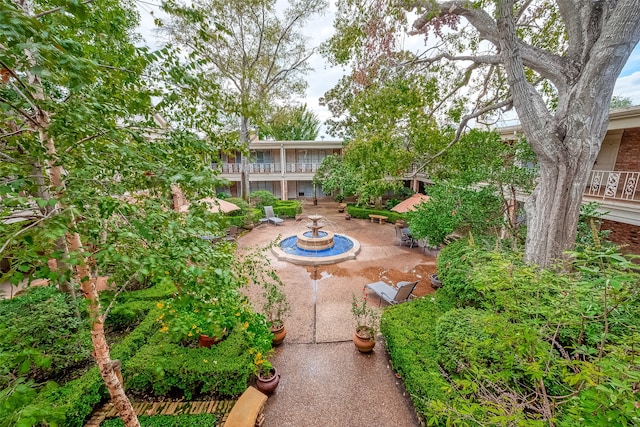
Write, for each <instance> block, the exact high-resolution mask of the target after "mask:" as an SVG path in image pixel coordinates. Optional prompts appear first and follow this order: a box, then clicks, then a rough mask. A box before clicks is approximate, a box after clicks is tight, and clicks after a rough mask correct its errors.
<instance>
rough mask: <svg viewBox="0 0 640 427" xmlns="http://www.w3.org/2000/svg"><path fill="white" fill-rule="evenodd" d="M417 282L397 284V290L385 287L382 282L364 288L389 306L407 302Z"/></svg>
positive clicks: (389, 286) (388, 286)
mask: <svg viewBox="0 0 640 427" xmlns="http://www.w3.org/2000/svg"><path fill="white" fill-rule="evenodd" d="M418 282H419V280H416V281H415V282H398V287H397V288H394V287H393V286H391V285H387V284H386V283H384V282H374V283H369V284H368V285H364V287H365V288H366V289H370V290H372V291H373V292H375V294H376V295H378V297H379V298H380V300H385V301H386V302H388V303H389V304H392V305H393V304H398V303H401V302H405V301H409V297H410V296H411V293H412V292H413V290H414V289H415V288H416V286H417V285H418Z"/></svg>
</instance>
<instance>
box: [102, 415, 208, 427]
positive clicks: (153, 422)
mask: <svg viewBox="0 0 640 427" xmlns="http://www.w3.org/2000/svg"><path fill="white" fill-rule="evenodd" d="M138 420H139V421H140V426H142V427H215V425H216V423H217V422H218V419H217V417H216V416H215V415H214V414H180V415H151V416H147V415H142V416H140V417H138ZM100 426H101V427H123V426H124V423H123V422H122V420H120V419H119V418H114V419H111V420H105V421H103V422H102V424H100Z"/></svg>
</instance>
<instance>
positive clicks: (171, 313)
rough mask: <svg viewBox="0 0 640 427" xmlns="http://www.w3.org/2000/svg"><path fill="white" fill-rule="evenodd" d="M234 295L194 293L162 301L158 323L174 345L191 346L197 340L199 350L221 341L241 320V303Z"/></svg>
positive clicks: (159, 306) (159, 304)
mask: <svg viewBox="0 0 640 427" xmlns="http://www.w3.org/2000/svg"><path fill="white" fill-rule="evenodd" d="M236 300H237V298H234V295H233V293H225V292H222V293H221V294H220V296H219V297H218V298H207V297H206V296H204V295H197V294H195V293H182V294H179V295H177V296H176V297H174V298H172V299H170V300H167V301H165V302H159V303H158V304H157V307H158V308H159V309H160V310H161V314H160V317H159V318H158V321H159V322H160V323H161V325H162V327H161V328H160V332H166V333H168V334H169V335H170V337H171V338H172V339H173V340H174V341H175V342H180V343H182V344H184V345H191V344H192V343H194V342H195V340H196V339H197V340H198V343H199V345H200V346H201V347H211V346H212V345H215V344H217V343H219V342H220V341H222V340H223V339H224V338H225V337H226V335H227V332H228V331H230V330H231V329H232V328H233V326H234V324H235V323H237V322H238V321H240V318H239V317H238V316H237V313H239V312H242V311H243V309H242V301H240V300H238V301H236Z"/></svg>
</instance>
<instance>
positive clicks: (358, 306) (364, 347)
mask: <svg viewBox="0 0 640 427" xmlns="http://www.w3.org/2000/svg"><path fill="white" fill-rule="evenodd" d="M351 313H352V314H353V318H354V319H355V321H356V331H355V334H354V335H353V343H354V344H355V346H356V348H357V349H358V351H359V352H361V353H369V352H370V351H371V350H373V347H374V346H375V345H376V337H377V335H378V325H379V323H380V313H379V312H378V311H377V310H376V309H374V308H373V307H370V306H369V305H368V304H367V297H366V296H365V297H364V298H363V299H362V300H361V301H360V300H359V299H358V298H357V297H356V296H355V295H353V299H352V301H351Z"/></svg>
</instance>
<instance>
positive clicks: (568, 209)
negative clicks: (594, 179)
mask: <svg viewBox="0 0 640 427" xmlns="http://www.w3.org/2000/svg"><path fill="white" fill-rule="evenodd" d="M594 160H595V158H594ZM592 163H593V162H592ZM590 171H591V168H585V167H582V166H581V165H580V164H578V163H577V162H576V161H575V159H572V158H571V156H570V155H569V154H567V155H566V156H565V158H560V159H557V161H556V162H549V161H545V162H541V163H540V182H539V184H538V186H537V187H536V189H535V190H534V191H533V193H532V194H531V196H530V197H529V198H528V199H527V202H526V204H525V209H526V212H527V243H526V249H525V261H526V262H528V263H532V264H538V265H541V266H548V265H550V264H551V263H552V262H553V261H554V260H555V259H559V258H561V257H562V256H563V253H564V252H565V251H566V250H568V249H571V248H572V246H573V244H574V242H575V239H576V230H577V224H578V216H579V214H580V204H581V203H582V195H583V193H584V189H585V186H586V184H587V181H588V179H589V172H590Z"/></svg>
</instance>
